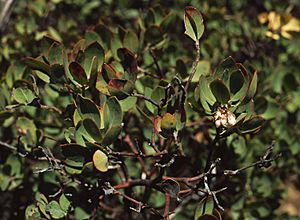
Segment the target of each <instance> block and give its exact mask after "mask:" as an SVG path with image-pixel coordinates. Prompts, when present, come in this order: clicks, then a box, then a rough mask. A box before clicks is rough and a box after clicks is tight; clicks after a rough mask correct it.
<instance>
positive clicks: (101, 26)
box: [0, 0, 300, 220]
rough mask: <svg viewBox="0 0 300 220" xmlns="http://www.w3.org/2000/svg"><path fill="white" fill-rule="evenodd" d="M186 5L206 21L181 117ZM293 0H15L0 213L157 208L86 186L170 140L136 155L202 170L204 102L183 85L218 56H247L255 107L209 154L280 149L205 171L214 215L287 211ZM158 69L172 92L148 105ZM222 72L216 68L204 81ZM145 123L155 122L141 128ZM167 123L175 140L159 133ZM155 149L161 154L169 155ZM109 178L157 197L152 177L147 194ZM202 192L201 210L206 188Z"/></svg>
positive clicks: (293, 168) (189, 209)
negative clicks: (260, 122)
mask: <svg viewBox="0 0 300 220" xmlns="http://www.w3.org/2000/svg"><path fill="white" fill-rule="evenodd" d="M187 5H192V6H194V7H196V8H198V9H199V10H200V11H201V13H202V15H203V18H204V25H205V31H204V34H203V36H202V37H201V40H200V51H201V56H200V61H199V63H198V65H197V66H196V67H195V68H196V72H195V76H194V77H193V78H192V80H191V85H190V89H189V92H188V94H185V95H187V97H188V100H189V102H188V103H192V104H191V105H189V104H188V103H185V107H184V108H185V110H186V115H187V121H186V124H184V123H183V124H184V126H185V128H184V129H183V130H181V128H182V126H183V125H182V121H184V120H183V119H182V117H183V116H182V115H180V114H178V112H180V111H182V106H181V105H180V103H181V101H180V97H182V96H184V94H183V93H182V91H181V90H180V88H181V87H180V86H181V84H180V82H183V85H186V81H187V79H188V76H189V73H190V72H191V71H192V68H193V67H192V66H193V61H194V60H195V56H196V50H195V48H194V42H193V40H191V39H190V38H189V37H188V36H187V35H185V34H184V32H185V27H184V23H183V20H184V18H183V15H184V8H185V7H186V6H187ZM299 7H300V4H299V1H296V0H290V1H279V0H278V1H276V0H273V1H268V0H266V1H259V0H257V1H212V0H207V1H205V0H204V1H177V2H176V3H175V2H173V1H149V2H148V1H134V0H133V1H110V0H103V1H98V0H91V1H87V0H86V1H83V0H80V1H77V0H65V1H60V0H52V1H43V0H36V1H33V0H32V1H18V2H17V3H16V4H15V6H14V9H13V12H12V15H11V19H10V22H9V24H8V27H7V29H6V31H5V32H4V33H3V34H2V35H1V38H0V39H1V44H0V64H1V65H0V71H1V85H0V86H1V96H0V121H1V126H0V140H1V144H0V145H1V148H0V152H1V153H0V161H1V165H0V192H1V196H0V207H1V208H0V210H1V211H0V213H1V218H2V219H24V216H25V215H26V217H27V218H28V219H40V218H56V219H59V218H66V216H67V217H68V218H69V219H86V218H89V217H90V218H96V219H109V218H112V219H121V218H124V219H126V218H129V217H130V216H131V217H132V218H137V219H139V218H141V219H142V218H143V217H144V218H146V219H148V218H149V219H150V216H152V218H153V219H157V216H156V215H154V214H150V213H151V210H148V209H145V211H142V214H139V213H136V212H134V211H132V210H131V209H130V207H135V208H138V207H137V205H136V204H135V203H134V202H132V201H131V203H130V202H129V201H127V200H126V198H124V196H120V195H115V196H113V195H109V196H108V199H107V198H106V199H104V200H101V199H99V198H101V196H103V194H104V193H108V194H109V192H107V190H108V191H109V189H110V188H109V187H108V186H106V189H104V188H105V187H103V186H105V183H106V182H110V184H111V185H118V184H121V180H122V178H126V177H122V176H121V177H120V176H118V172H117V170H120V169H122V167H123V168H124V166H122V164H126V167H127V168H128V171H127V172H128V176H129V177H130V179H138V178H141V175H145V172H144V174H143V166H141V165H140V158H141V157H142V156H143V155H153V154H154V153H155V151H154V149H153V148H154V147H155V146H159V147H160V149H161V148H162V147H166V146H167V147H168V148H167V149H168V150H169V151H168V152H169V153H168V154H167V155H164V156H163V157H162V158H160V160H158V159H157V158H156V157H153V158H152V157H150V159H145V161H146V162H145V163H146V164H145V166H146V167H148V168H149V167H150V168H151V167H152V166H154V163H159V164H160V165H165V164H167V165H170V166H169V167H167V168H164V169H162V168H159V167H158V168H154V169H152V172H154V174H155V172H156V174H158V170H159V169H160V170H163V171H164V175H166V176H176V177H192V176H197V175H198V174H199V173H203V172H204V170H205V169H206V168H205V166H206V161H207V157H208V154H209V151H210V149H209V147H210V145H211V142H212V141H213V137H214V136H215V135H216V133H215V125H214V123H213V121H212V118H211V117H210V116H207V113H208V111H210V109H207V108H205V106H204V104H203V102H198V105H197V104H196V105H195V103H193V100H194V99H193V98H194V90H195V91H196V93H197V85H198V81H199V77H200V76H202V77H204V75H210V74H211V73H212V72H213V71H214V70H215V69H216V67H217V66H218V64H219V63H220V62H221V61H222V60H224V59H225V58H227V57H228V56H231V57H233V58H234V60H235V61H236V62H238V63H243V64H244V66H246V67H247V69H248V71H249V72H250V73H251V74H250V75H251V76H252V77H254V76H253V75H252V73H253V72H254V71H252V70H253V69H255V70H257V78H258V83H257V92H256V97H255V98H254V109H251V111H253V110H254V111H253V112H255V113H251V115H252V114H253V115H260V116H262V117H263V118H264V119H265V123H264V126H263V127H262V128H261V129H257V130H260V131H259V132H257V131H256V129H254V130H253V131H252V132H251V133H250V134H247V133H248V132H244V133H243V132H242V131H243V129H242V128H241V129H240V131H241V132H240V133H239V134H237V133H234V134H232V135H230V136H228V137H227V138H224V139H221V140H220V141H219V146H218V147H217V150H216V151H215V153H214V155H213V157H214V159H215V158H217V157H220V158H221V161H220V166H219V167H220V170H222V169H231V170H234V169H238V168H240V167H244V166H245V165H248V164H251V163H253V162H255V161H257V160H259V159H260V157H261V156H262V155H264V152H265V151H266V148H267V147H266V146H268V145H270V143H271V142H272V141H273V140H274V141H275V145H274V153H275V154H276V153H279V152H280V153H281V154H282V157H281V158H280V159H279V160H276V162H274V163H273V164H272V166H271V167H270V168H268V169H259V168H257V167H256V168H253V169H247V170H246V171H244V172H242V173H240V174H239V175H234V176H233V177H231V178H229V177H226V176H225V177H220V178H218V179H217V180H218V181H217V182H215V183H214V184H215V186H213V187H214V188H215V189H219V188H222V187H224V186H226V187H227V190H225V191H224V192H222V193H220V194H218V199H219V202H220V204H221V206H222V207H224V208H225V211H220V210H219V211H220V213H221V215H222V217H223V219H249V220H250V219H298V218H299V211H298V210H299V207H297V206H296V203H297V202H298V201H299V200H296V201H297V202H296V203H295V202H293V199H294V197H291V194H292V195H296V196H297V195H298V187H299V150H300V147H299V135H300V133H299V131H300V130H299V124H300V123H299V121H300V111H299V106H300V99H299V97H300V87H299V84H300V73H299V71H300V68H299V65H300V64H299V63H300V62H299V61H300V50H299V45H300V38H299V31H300V30H299V26H300V25H299V20H298V19H299V14H300V13H299V10H300V8H299ZM297 16H298V17H297ZM82 39H84V40H82ZM49 48H50V49H49ZM120 48H127V49H121V50H119V49H120ZM95 54H97V55H96V58H94V55H95ZM41 55H42V56H41ZM43 56H44V58H43ZM25 57H27V58H26V59H25ZM28 57H31V58H28ZM36 57H39V58H37V59H33V58H36ZM104 62H105V63H106V64H103V63H104ZM66 63H67V66H64V65H65V64H66ZM100 70H102V71H100ZM99 71H100V72H101V73H102V74H100V75H98V72H99ZM176 74H177V75H176ZM175 75H176V76H177V78H178V79H179V80H178V81H179V82H178V81H176V79H175V80H174V76H175ZM207 80H208V81H209V80H210V79H207ZM202 82H203V81H202ZM170 83H171V86H170V88H171V89H170V91H171V92H170V93H172V92H173V95H174V96H175V97H176V100H175V101H173V102H171V103H168V104H166V105H165V107H162V108H161V109H160V108H159V109H160V110H159V111H157V108H156V107H157V106H155V104H157V103H158V104H159V105H162V103H161V101H162V102H163V100H164V99H166V97H165V91H166V88H167V87H168V85H170ZM221 84H222V83H221ZM222 85H223V84H222ZM222 85H220V83H219V82H218V83H217V86H216V88H217V89H216V90H218V89H219V88H220V87H222V88H223V86H222ZM200 88H201V85H200ZM222 88H221V93H218V91H217V92H216V91H215V92H214V91H213V95H216V94H217V95H216V96H218V94H221V96H220V97H219V98H217V101H219V102H221V103H222V102H223V100H225V101H224V103H226V102H227V101H228V100H227V98H226V96H224V91H225V93H226V88H225V90H224V88H223V89H222ZM233 89H234V88H233ZM132 92H134V95H131V94H132ZM231 92H232V91H231ZM138 94H143V97H139V95H138ZM200 94H201V93H200ZM128 96H131V97H128ZM200 96H201V95H200ZM109 97H110V98H109ZM145 97H146V98H148V99H151V100H153V103H150V102H149V101H146V100H144V98H145ZM177 98H178V99H177ZM198 98H199V97H198ZM251 98H252V97H251ZM200 99H201V98H200ZM194 101H195V102H197V98H196V100H194ZM201 101H202V100H201ZM206 101H207V102H209V101H210V100H206ZM199 103H200V105H199ZM201 105H202V106H201ZM167 106H168V107H167ZM170 106H171V107H170ZM251 106H252V105H251ZM98 107H100V110H99V108H98ZM179 110H180V111H179ZM246 112H247V113H249V112H248V111H246ZM168 113H169V114H168ZM157 116H161V117H157ZM249 117H250V116H249ZM251 117H252V116H251ZM149 118H150V120H149ZM153 121H154V122H153ZM175 124H176V125H175ZM152 125H153V126H154V127H155V129H157V131H156V133H159V135H158V134H155V139H154V140H153V136H152V133H153V126H152ZM156 126H157V127H156ZM174 131H175V133H176V131H178V132H179V137H182V140H181V141H180V142H176V141H174V139H172V138H173V134H174ZM244 131H245V130H244ZM241 133H242V134H241ZM170 137H172V138H170ZM168 140H171V142H170V143H169V144H168ZM86 141H88V142H89V143H86ZM75 142H76V143H77V144H79V145H85V146H86V147H85V148H82V147H79V146H78V145H76V144H75ZM92 143H94V144H92ZM95 143H101V145H102V146H99V145H98V144H95ZM110 144H111V145H110ZM108 145H110V147H109V148H107V147H105V146H108ZM153 145H154V146H153ZM168 145H170V146H168ZM137 146H139V147H137ZM136 147H137V148H136ZM83 149H84V150H83ZM87 149H88V150H87ZM139 150H142V151H143V152H142V155H139V153H140V152H139ZM117 152H123V153H124V152H131V153H133V156H132V157H130V156H128V157H121V156H120V155H118V154H117ZM181 153H184V155H185V156H181ZM175 154H176V155H177V156H175ZM78 155H80V157H78ZM138 155H139V156H138ZM168 157H170V158H173V159H174V160H175V161H174V163H170V164H168V163H169V162H170V158H168ZM55 158H56V159H55ZM62 161H63V162H62ZM107 163H109V166H107ZM120 163H121V165H120ZM83 165H84V166H83ZM117 167H121V168H117ZM150 168H149V170H150ZM107 169H108V171H107ZM106 171H107V172H106ZM164 183H165V182H163V183H160V184H164ZM176 183H177V182H175V183H173V182H172V183H171V184H170V183H168V184H167V186H170V185H172V184H175V187H174V186H172V187H171V189H172V190H174V189H176ZM165 184H166V183H165ZM159 187H160V190H163V191H166V189H165V188H164V185H160V186H159ZM180 188H181V189H182V190H183V189H186V188H187V186H186V185H185V184H183V183H180ZM119 192H122V193H125V194H126V195H131V196H132V197H133V198H135V199H137V200H138V201H144V199H145V198H146V200H145V201H144V202H145V204H146V203H147V204H149V205H150V206H151V207H155V208H156V209H157V210H158V211H160V212H161V213H163V211H164V207H165V198H164V194H163V193H161V191H159V190H158V191H155V190H154V189H153V190H152V191H151V196H150V195H148V196H147V195H146V196H145V194H144V188H143V187H142V186H138V187H133V188H129V189H125V190H124V191H122V189H120V191H119ZM290 192H292V193H290ZM170 194H171V193H170ZM143 196H144V198H143ZM176 196H177V194H176ZM179 198H181V196H179ZM296 199H297V197H296ZM183 201H185V200H184V199H183ZM200 201H201V196H198V197H197V196H196V197H191V198H190V199H189V200H187V202H178V201H177V202H178V203H176V199H175V201H174V199H172V204H171V209H172V207H177V206H178V207H181V208H179V210H178V209H175V215H174V217H175V219H192V218H193V217H194V215H195V210H196V207H197V204H198V203H199V202H200ZM123 203H125V204H127V205H124V206H123ZM173 203H174V204H173ZM179 203H180V204H179ZM200 204H201V203H200ZM206 204H207V207H208V208H207V207H206V212H209V210H208V209H209V205H210V204H211V202H210V201H206ZM112 208H113V210H112ZM215 208H217V207H216V204H215ZM297 212H298V213H297ZM124 213H127V214H124ZM128 213H130V214H128ZM196 214H197V213H196ZM201 214H202V213H201ZM210 214H211V213H210ZM297 215H298V217H297ZM293 216H294V217H293Z"/></svg>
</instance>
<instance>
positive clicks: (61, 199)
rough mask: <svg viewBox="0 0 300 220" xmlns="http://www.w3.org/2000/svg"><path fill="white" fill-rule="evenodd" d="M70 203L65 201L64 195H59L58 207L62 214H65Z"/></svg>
mask: <svg viewBox="0 0 300 220" xmlns="http://www.w3.org/2000/svg"><path fill="white" fill-rule="evenodd" d="M70 204H71V203H70V201H69V200H68V199H67V197H66V196H65V194H61V196H60V197H59V205H60V207H61V209H62V210H63V211H64V212H67V211H68V209H69V207H70Z"/></svg>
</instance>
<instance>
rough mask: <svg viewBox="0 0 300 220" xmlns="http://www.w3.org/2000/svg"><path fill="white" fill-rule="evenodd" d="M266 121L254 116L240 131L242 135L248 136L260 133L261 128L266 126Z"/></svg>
mask: <svg viewBox="0 0 300 220" xmlns="http://www.w3.org/2000/svg"><path fill="white" fill-rule="evenodd" d="M264 123H265V119H264V118H262V117H261V116H254V117H253V118H251V119H250V120H248V121H245V122H244V123H243V124H242V125H241V126H240V127H239V131H240V132H241V133H242V134H248V133H256V132H258V131H259V130H260V129H261V127H262V126H263V125H264Z"/></svg>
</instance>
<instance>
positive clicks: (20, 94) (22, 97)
mask: <svg viewBox="0 0 300 220" xmlns="http://www.w3.org/2000/svg"><path fill="white" fill-rule="evenodd" d="M13 97H14V99H15V100H16V101H17V102H18V103H21V104H24V105H28V104H29V103H31V102H32V101H33V99H35V98H36V96H35V95H34V94H33V92H32V91H31V90H30V89H28V88H16V89H13Z"/></svg>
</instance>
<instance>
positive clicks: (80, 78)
mask: <svg viewBox="0 0 300 220" xmlns="http://www.w3.org/2000/svg"><path fill="white" fill-rule="evenodd" d="M69 70H70V73H71V74H72V76H73V78H74V80H75V81H76V82H78V83H79V84H80V85H84V84H86V83H87V76H86V73H85V71H84V69H83V67H82V66H81V65H80V64H79V63H77V62H75V61H74V62H72V63H70V65H69Z"/></svg>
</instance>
